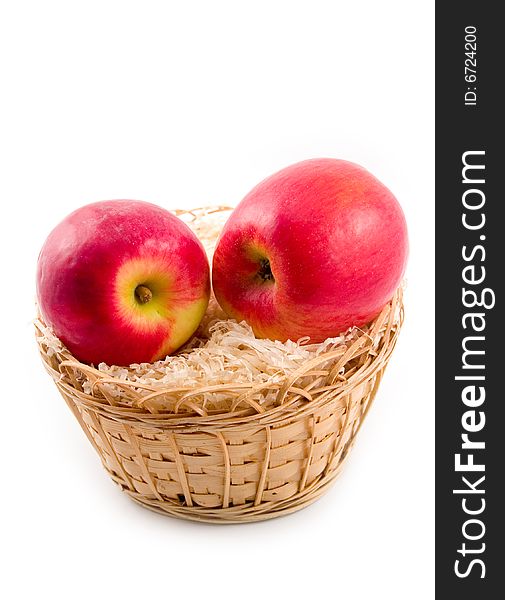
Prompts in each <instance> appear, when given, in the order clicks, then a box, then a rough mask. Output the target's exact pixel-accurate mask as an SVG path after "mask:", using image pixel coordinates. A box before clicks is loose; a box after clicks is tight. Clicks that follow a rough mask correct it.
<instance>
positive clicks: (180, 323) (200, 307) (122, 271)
mask: <svg viewBox="0 0 505 600" xmlns="http://www.w3.org/2000/svg"><path fill="white" fill-rule="evenodd" d="M209 293H210V276H209V264H208V261H207V257H206V255H205V251H204V249H203V246H202V244H201V243H200V242H199V240H198V239H197V238H196V236H195V235H194V234H193V233H192V231H191V230H190V229H189V228H188V226H187V225H186V224H185V223H183V222H182V221H181V220H180V219H178V218H177V217H176V216H174V215H173V214H171V213H169V212H168V211H166V210H164V209H163V208H160V207H159V206H155V205H154V204H150V203H148V202H141V201H134V200H110V201H104V202H96V203H93V204H88V205H86V206H83V207H82V208H79V209H77V210H76V211H74V212H73V213H71V214H70V215H69V216H68V217H66V218H65V219H64V220H63V221H62V222H61V223H60V224H59V225H57V227H56V228H55V229H54V230H53V231H52V232H51V233H50V234H49V237H48V238H47V240H46V242H45V243H44V246H43V248H42V251H41V253H40V256H39V260H38V267H37V297H38V303H39V308H40V311H41V314H42V317H43V319H44V321H45V322H46V323H47V324H49V325H51V326H52V328H53V329H54V332H55V334H56V335H57V336H58V337H59V338H60V339H61V340H62V342H63V343H64V344H65V345H66V346H67V348H68V349H69V350H70V352H72V353H73V354H74V356H75V357H76V358H78V359H79V360H81V361H83V362H88V363H94V364H97V363H100V362H102V361H103V362H106V363H109V364H116V365H129V364H131V363H138V362H152V361H155V360H157V359H160V358H163V357H165V356H166V355H167V354H170V353H172V352H173V351H175V350H177V348H179V347H180V346H181V345H182V344H184V342H186V341H187V340H188V338H189V337H190V336H191V335H192V333H193V332H194V331H195V330H196V328H197V327H198V325H199V323H200V320H201V318H202V317H203V315H204V313H205V309H206V307H207V303H208V300H209Z"/></svg>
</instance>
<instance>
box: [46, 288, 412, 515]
mask: <svg viewBox="0 0 505 600" xmlns="http://www.w3.org/2000/svg"><path fill="white" fill-rule="evenodd" d="M402 322H403V303H402V290H401V289H399V290H398V291H397V292H396V294H395V296H394V297H393V299H392V300H391V302H389V303H388V304H387V305H386V306H385V307H384V309H383V311H382V312H381V314H380V315H379V316H378V317H377V318H376V319H375V320H374V321H373V322H372V323H370V324H369V325H368V326H367V327H366V328H364V330H363V331H361V330H355V335H354V336H353V337H352V338H349V341H347V342H346V343H342V344H341V345H340V346H338V347H336V348H335V347H333V348H332V349H330V350H329V351H324V352H321V353H320V354H319V355H318V356H317V357H316V358H311V359H310V360H307V361H305V362H303V363H302V364H301V365H300V366H299V367H298V368H297V369H295V370H294V371H293V372H292V373H290V374H287V375H285V376H283V377H281V378H280V380H279V378H277V379H275V381H271V382H267V383H265V382H264V381H262V382H251V383H249V384H244V383H241V384H237V385H236V386H235V385H234V384H233V383H226V384H222V385H220V386H216V385H212V386H209V385H207V386H204V385H201V386H200V387H195V386H193V387H186V388H183V387H179V388H174V386H170V387H168V386H167V389H166V390H164V389H163V386H161V387H160V386H159V385H158V386H156V387H155V388H151V389H148V388H149V386H143V387H142V386H140V385H137V386H136V385H134V384H132V383H131V382H130V383H129V384H128V385H127V384H126V383H125V382H124V381H122V380H121V379H120V378H118V379H117V381H114V379H113V378H111V376H110V374H107V373H104V372H103V371H101V370H98V369H95V368H94V367H91V366H89V365H86V364H83V363H80V362H79V361H78V360H76V359H75V358H74V357H73V356H72V355H71V354H70V353H69V352H68V350H66V349H65V348H63V347H62V348H61V349H56V350H55V349H54V347H51V345H50V344H48V341H47V337H46V334H47V330H46V328H45V326H44V324H43V323H42V322H41V321H37V322H36V332H37V341H38V344H39V349H40V353H41V356H42V359H43V362H44V365H45V367H46V369H47V371H48V372H49V374H50V375H51V377H52V378H53V380H54V382H55V384H56V386H57V388H58V390H59V391H60V393H61V395H62V396H63V398H64V399H65V401H66V403H67V404H68V406H69V408H70V409H71V411H72V413H73V414H74V416H75V417H76V419H77V420H78V421H79V423H80V425H81V427H82V429H83V431H84V433H85V434H86V436H87V438H88V440H89V441H90V443H91V444H92V445H93V447H94V448H95V450H96V451H97V453H98V455H99V456H100V458H101V460H102V463H103V466H104V467H105V469H106V470H107V472H108V473H109V475H110V477H111V478H112V480H113V481H114V482H115V483H117V484H118V485H119V486H120V487H121V489H122V490H123V491H124V492H125V493H127V494H128V495H129V496H130V497H131V498H132V499H133V500H135V501H136V502H138V503H140V504H142V505H143V506H145V507H147V508H150V509H152V510H154V511H157V512H159V513H162V514H166V515H171V516H173V517H179V518H183V519H190V520H194V521H204V522H212V523H242V522H247V521H261V520H264V519H270V518H273V517H277V516H281V515H285V514H288V513H291V512H294V511H296V510H299V509H301V508H303V507H305V506H307V505H309V504H311V503H312V502H314V501H315V500H317V498H319V497H320V496H321V495H322V494H323V493H324V492H325V491H326V490H327V489H328V487H329V485H330V484H331V483H332V482H333V481H334V480H335V478H336V476H337V475H338V474H339V472H340V470H341V468H342V465H343V463H344V460H345V459H346V457H347V456H348V453H349V450H350V448H351V446H352V445H353V443H354V440H355V437H356V434H357V433H358V431H359V428H360V426H361V424H362V423H363V420H364V418H365V416H366V414H367V412H368V410H369V409H370V406H371V403H372V401H373V399H374V397H375V395H376V393H377V389H378V387H379V384H380V381H381V378H382V375H383V373H384V369H385V368H386V366H387V363H388V361H389V358H390V356H391V353H392V351H393V349H394V346H395V344H396V340H397V337H398V334H399V331H400V328H401V324H402ZM111 385H117V386H118V387H119V388H120V389H122V390H123V391H124V395H123V397H122V398H121V397H120V398H119V399H118V398H117V397H115V396H113V395H112V394H111V393H110V390H111ZM153 389H154V390H155V391H154V393H153V391H152V390H153ZM146 393H147V394H151V396H153V395H155V396H156V397H157V398H158V399H160V398H161V399H163V397H164V395H165V397H166V398H165V399H168V400H170V403H169V405H170V409H167V410H164V409H163V406H168V405H167V404H165V405H163V404H162V405H161V406H162V408H161V409H160V408H159V407H158V408H157V407H156V405H154V406H153V405H150V404H149V403H148V402H143V399H144V400H145V398H146ZM267 394H268V398H269V401H268V402H264V401H263V402H262V399H264V398H265V397H266V395H267ZM209 395H211V396H215V397H219V398H220V399H221V400H222V399H223V398H224V399H225V400H227V399H228V400H229V402H228V404H227V406H228V408H227V409H226V410H222V409H221V410H220V409H219V408H216V406H218V405H217V404H215V405H213V404H212V403H210V407H211V408H210V409H209V408H208V406H209V405H207V404H206V403H205V402H203V403H202V398H203V397H204V396H205V397H209ZM272 399H273V400H272ZM168 400H167V402H168ZM225 404H226V403H225Z"/></svg>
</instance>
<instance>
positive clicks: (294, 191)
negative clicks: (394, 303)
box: [212, 158, 408, 342]
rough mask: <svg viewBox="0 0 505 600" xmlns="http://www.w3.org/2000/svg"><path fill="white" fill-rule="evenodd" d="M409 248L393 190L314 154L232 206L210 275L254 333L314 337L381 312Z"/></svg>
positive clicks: (224, 303) (231, 311)
mask: <svg viewBox="0 0 505 600" xmlns="http://www.w3.org/2000/svg"><path fill="white" fill-rule="evenodd" d="M407 254H408V239H407V227H406V223H405V218H404V215H403V212H402V209H401V207H400V205H399V204H398V201H397V200H396V198H395V197H394V196H393V194H392V193H391V192H390V191H389V190H388V189H387V188H386V187H385V186H384V185H383V184H382V183H381V182H380V181H378V180H377V179H376V178H375V177H374V176H373V175H371V174H370V173H369V172H368V171H366V170H365V169H364V168H362V167H360V166H358V165H356V164H353V163H350V162H347V161H343V160H336V159H328V158H325V159H312V160H307V161H304V162H301V163H297V164H295V165H292V166H290V167H287V168H286V169H283V170H281V171H279V172H278V173H276V174H274V175H272V176H271V177H268V178H267V179H265V180H264V181H262V182H261V183H259V184H258V185H257V186H256V187H255V188H254V189H253V190H252V191H251V192H250V193H249V194H248V195H247V196H246V197H245V198H244V199H243V200H242V201H241V202H240V204H239V205H238V206H237V208H235V210H234V211H233V213H232V214H231V216H230V218H229V219H228V221H227V223H226V224H225V226H224V229H223V231H222V232H221V235H220V237H219V240H218V244H217V247H216V251H215V253H214V258H213V275H212V282H213V288H214V293H215V296H216V298H217V300H218V302H219V304H220V305H221V307H222V308H223V310H224V311H225V312H226V313H227V314H228V315H229V316H231V317H233V318H235V319H237V320H239V321H240V320H245V321H247V322H248V323H249V324H250V325H251V327H252V328H253V330H254V333H255V334H256V335H257V336H258V337H266V338H271V339H278V340H286V339H292V340H296V339H299V338H301V337H303V336H310V338H311V341H312V342H322V341H323V340H325V339H326V338H328V337H332V336H337V335H339V334H340V333H341V332H343V331H345V330H346V329H347V328H349V327H350V326H352V325H356V326H361V325H364V324H365V323H367V322H369V321H370V320H371V319H373V318H374V317H375V316H376V315H377V314H378V313H379V312H380V311H381V309H382V308H383V307H384V306H385V304H386V303H387V302H388V301H389V300H390V299H391V298H392V296H393V294H394V292H395V290H396V288H397V287H398V285H399V284H400V282H401V279H402V276H403V273H404V269H405V265H406V260H407Z"/></svg>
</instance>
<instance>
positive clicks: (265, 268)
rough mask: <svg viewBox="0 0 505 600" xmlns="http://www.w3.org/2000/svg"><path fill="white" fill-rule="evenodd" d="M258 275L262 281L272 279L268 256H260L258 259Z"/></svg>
mask: <svg viewBox="0 0 505 600" xmlns="http://www.w3.org/2000/svg"><path fill="white" fill-rule="evenodd" d="M258 276H259V278H260V279H261V280H262V281H274V274H273V273H272V268H271V267H270V261H269V260H268V258H262V259H261V260H260V268H259V271H258Z"/></svg>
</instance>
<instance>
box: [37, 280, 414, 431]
mask: <svg viewBox="0 0 505 600" xmlns="http://www.w3.org/2000/svg"><path fill="white" fill-rule="evenodd" d="M395 315H397V318H396V319H395V318H394V317H395ZM403 320H404V307H403V288H402V286H400V287H399V288H398V289H397V291H396V292H395V295H394V296H393V298H392V299H391V301H390V302H388V304H387V305H386V306H385V307H384V309H383V310H382V311H381V313H380V314H379V315H378V316H377V317H376V318H375V319H374V320H373V321H372V322H371V323H370V326H369V332H370V333H368V332H361V334H360V335H359V336H358V337H357V338H356V339H355V340H354V341H353V343H352V344H351V346H350V348H348V349H347V351H346V352H344V353H342V351H341V350H340V349H339V350H337V351H334V350H333V351H330V352H326V353H321V354H320V355H319V357H318V358H317V362H318V363H325V362H328V361H329V360H331V359H334V360H336V361H337V363H336V364H337V365H340V364H341V365H345V364H346V363H348V362H349V360H350V359H352V358H356V356H359V355H360V354H362V355H364V354H367V353H368V354H370V352H371V353H372V354H375V357H374V360H373V361H372V363H371V364H369V365H368V366H367V367H366V368H365V369H358V370H356V371H355V372H354V373H352V374H351V375H350V376H349V378H345V379H344V380H339V379H338V377H336V378H335V382H334V386H333V390H332V391H333V397H334V392H335V390H338V391H339V393H340V394H342V395H344V394H345V393H346V392H347V391H348V390H349V389H350V388H351V387H355V386H357V385H360V382H361V381H362V380H365V379H366V378H367V377H368V376H369V375H370V372H372V371H373V370H375V369H378V368H379V366H380V364H381V363H382V362H383V360H387V359H388V358H389V356H390V354H391V352H392V350H393V348H394V346H395V343H396V339H397V337H398V335H399V332H400V329H401V326H402V324H403ZM43 329H44V323H43V321H42V320H41V319H40V318H39V319H37V320H36V321H35V330H36V338H37V342H38V344H39V350H40V353H41V355H42V358H43V359H44V365H45V367H46V369H47V370H48V372H49V374H50V375H51V376H52V378H53V379H54V380H58V383H59V385H60V386H62V388H64V389H65V388H66V389H67V391H68V393H70V394H72V395H73V396H74V398H75V400H76V401H78V402H79V403H81V404H82V405H84V406H86V407H87V408H89V409H91V410H93V411H95V412H97V413H102V414H105V415H107V416H108V417H110V418H116V419H118V420H126V421H132V420H133V421H138V422H142V421H145V422H148V423H149V424H153V425H154V424H155V423H156V422H159V423H160V424H162V423H163V424H167V422H170V425H171V426H174V427H178V426H184V427H188V426H195V427H198V426H199V425H202V424H206V425H208V426H213V425H215V426H218V425H219V426H222V425H224V424H229V425H236V424H238V423H244V424H245V423H247V424H248V425H249V426H250V424H251V423H252V422H258V424H259V423H265V422H269V423H273V422H276V421H278V420H279V421H280V420H283V419H285V418H286V415H287V414H289V413H292V414H297V415H298V414H302V413H303V410H304V408H305V410H309V411H311V410H313V409H314V408H316V407H317V406H320V405H321V404H323V403H324V394H323V395H320V396H319V397H318V398H317V399H316V400H312V401H310V400H307V398H306V397H305V398H304V396H303V393H302V395H301V397H300V398H296V396H295V398H291V399H289V400H288V401H284V399H285V395H286V393H287V390H291V391H292V388H293V386H294V384H295V383H296V381H297V380H299V379H300V378H303V377H304V376H306V375H307V373H308V374H310V371H311V370H313V369H314V367H316V366H317V365H316V364H314V361H311V362H312V364H311V362H309V364H304V365H303V366H302V367H301V368H300V369H298V370H297V371H295V373H294V374H293V375H292V376H291V377H287V378H286V381H285V382H284V384H283V385H282V386H279V387H280V388H281V389H280V391H279V397H280V399H279V402H277V403H276V404H275V405H273V406H270V407H267V408H265V409H264V410H257V407H255V406H254V405H253V404H249V405H248V407H244V408H243V409H238V408H237V409H236V410H233V411H226V412H217V413H215V414H212V413H211V414H205V412H203V413H202V412H200V413H198V410H197V411H196V413H195V412H193V413H189V414H188V412H182V411H181V412H179V410H180V408H181V406H182V404H184V403H181V406H179V407H178V409H177V410H175V411H173V412H152V411H150V410H147V409H146V408H145V407H144V405H142V406H140V407H138V408H134V407H127V406H120V405H117V404H116V405H115V404H114V403H111V402H110V398H107V396H105V398H101V399H100V398H97V397H96V396H90V395H89V394H85V393H84V392H82V391H80V390H79V389H78V385H77V386H76V383H77V382H76V381H75V380H74V381H73V382H72V377H71V378H70V379H69V380H68V381H65V377H66V376H68V374H69V373H75V371H80V372H83V373H86V375H87V376H89V377H91V378H95V379H96V382H97V383H96V386H97V387H99V386H101V385H103V384H104V383H110V382H111V379H113V378H111V377H110V376H109V375H106V374H104V373H103V372H102V371H99V370H98V369H96V368H95V367H92V366H90V365H88V364H85V363H82V362H80V361H79V360H77V359H76V358H75V357H74V356H72V354H71V353H70V352H69V351H68V350H67V349H66V348H65V349H63V350H62V351H61V352H57V353H56V357H54V356H53V359H54V358H56V364H57V365H58V369H56V368H55V367H54V366H52V365H54V364H55V362H54V360H53V361H52V362H51V360H50V357H49V356H48V353H47V348H46V347H45V345H44V343H43ZM360 331H361V330H360ZM377 338H378V339H379V342H378V343H377ZM384 341H385V343H383V342H384ZM374 342H375V343H374ZM344 348H345V346H344ZM339 359H340V360H339ZM333 369H334V370H335V367H333ZM336 371H337V372H338V367H337V369H336ZM115 383H116V384H118V385H123V384H124V382H123V381H121V380H119V379H116V380H115ZM127 385H130V384H127ZM131 387H138V388H141V387H142V386H141V385H140V384H136V382H135V383H134V382H131ZM213 387H214V388H215V391H216V392H227V391H229V390H230V389H232V390H233V389H235V390H236V389H238V387H240V388H241V389H242V390H243V392H247V391H253V390H255V388H256V385H255V383H254V382H251V384H250V385H247V386H246V385H245V384H240V385H239V386H235V387H234V386H233V385H230V384H229V383H225V384H220V385H216V386H213ZM295 387H296V386H295ZM206 389H207V388H206V386H202V385H194V386H192V395H193V396H194V395H197V394H198V393H202V392H203V391H205V390H206ZM300 391H301V392H303V390H300ZM169 392H172V393H173V389H171V388H170V387H168V386H167V387H164V386H163V385H160V386H159V393H160V394H163V393H169ZM301 399H303V401H302V402H301V403H300V402H299V400H301ZM107 400H109V401H107ZM190 407H191V405H190ZM251 408H252V409H255V410H254V411H253V412H251ZM193 409H194V406H193Z"/></svg>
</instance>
